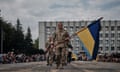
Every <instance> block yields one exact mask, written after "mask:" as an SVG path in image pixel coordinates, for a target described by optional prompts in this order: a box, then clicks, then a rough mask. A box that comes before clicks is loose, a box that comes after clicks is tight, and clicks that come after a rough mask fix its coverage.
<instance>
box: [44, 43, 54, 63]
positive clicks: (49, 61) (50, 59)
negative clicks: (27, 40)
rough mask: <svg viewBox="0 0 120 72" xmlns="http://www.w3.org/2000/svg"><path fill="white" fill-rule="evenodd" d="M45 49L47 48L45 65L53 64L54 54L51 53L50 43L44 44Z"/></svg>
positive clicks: (51, 46)
mask: <svg viewBox="0 0 120 72" xmlns="http://www.w3.org/2000/svg"><path fill="white" fill-rule="evenodd" d="M45 46H46V48H47V55H46V56H47V65H52V63H53V56H54V52H53V45H52V44H51V43H50V41H47V42H46V45H45Z"/></svg>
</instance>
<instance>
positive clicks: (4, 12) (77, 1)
mask: <svg viewBox="0 0 120 72" xmlns="http://www.w3.org/2000/svg"><path fill="white" fill-rule="evenodd" d="M0 9H1V16H2V17H4V19H5V20H7V21H8V22H11V23H12V24H13V25H15V24H16V20H17V18H19V19H20V21H21V24H22V26H23V30H24V31H27V27H28V26H29V27H30V28H31V32H32V38H33V39H36V38H37V37H38V22H39V21H68V20H69V21H74V20H75V21H78V20H95V19H97V18H99V17H104V20H120V0H0Z"/></svg>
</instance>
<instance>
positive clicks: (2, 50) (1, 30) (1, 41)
mask: <svg viewBox="0 0 120 72" xmlns="http://www.w3.org/2000/svg"><path fill="white" fill-rule="evenodd" d="M1 19H2V17H1V10H0V20H1ZM0 25H1V54H2V53H3V27H2V24H0Z"/></svg>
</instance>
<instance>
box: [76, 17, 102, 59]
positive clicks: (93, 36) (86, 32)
mask: <svg viewBox="0 0 120 72" xmlns="http://www.w3.org/2000/svg"><path fill="white" fill-rule="evenodd" d="M99 31H100V19H98V20H97V21H94V22H92V23H91V24H90V25H88V26H87V27H85V28H83V29H81V30H80V31H78V32H77V33H76V34H77V35H78V37H79V38H80V41H81V42H82V48H83V50H84V51H85V53H86V55H87V58H88V59H96V56H97V53H98V48H99Z"/></svg>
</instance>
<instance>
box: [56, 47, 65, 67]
mask: <svg viewBox="0 0 120 72" xmlns="http://www.w3.org/2000/svg"><path fill="white" fill-rule="evenodd" d="M55 55H56V64H57V68H58V67H60V65H61V66H62V67H63V66H64V65H65V64H66V63H67V55H66V48H63V47H59V48H56V51H55Z"/></svg>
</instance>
